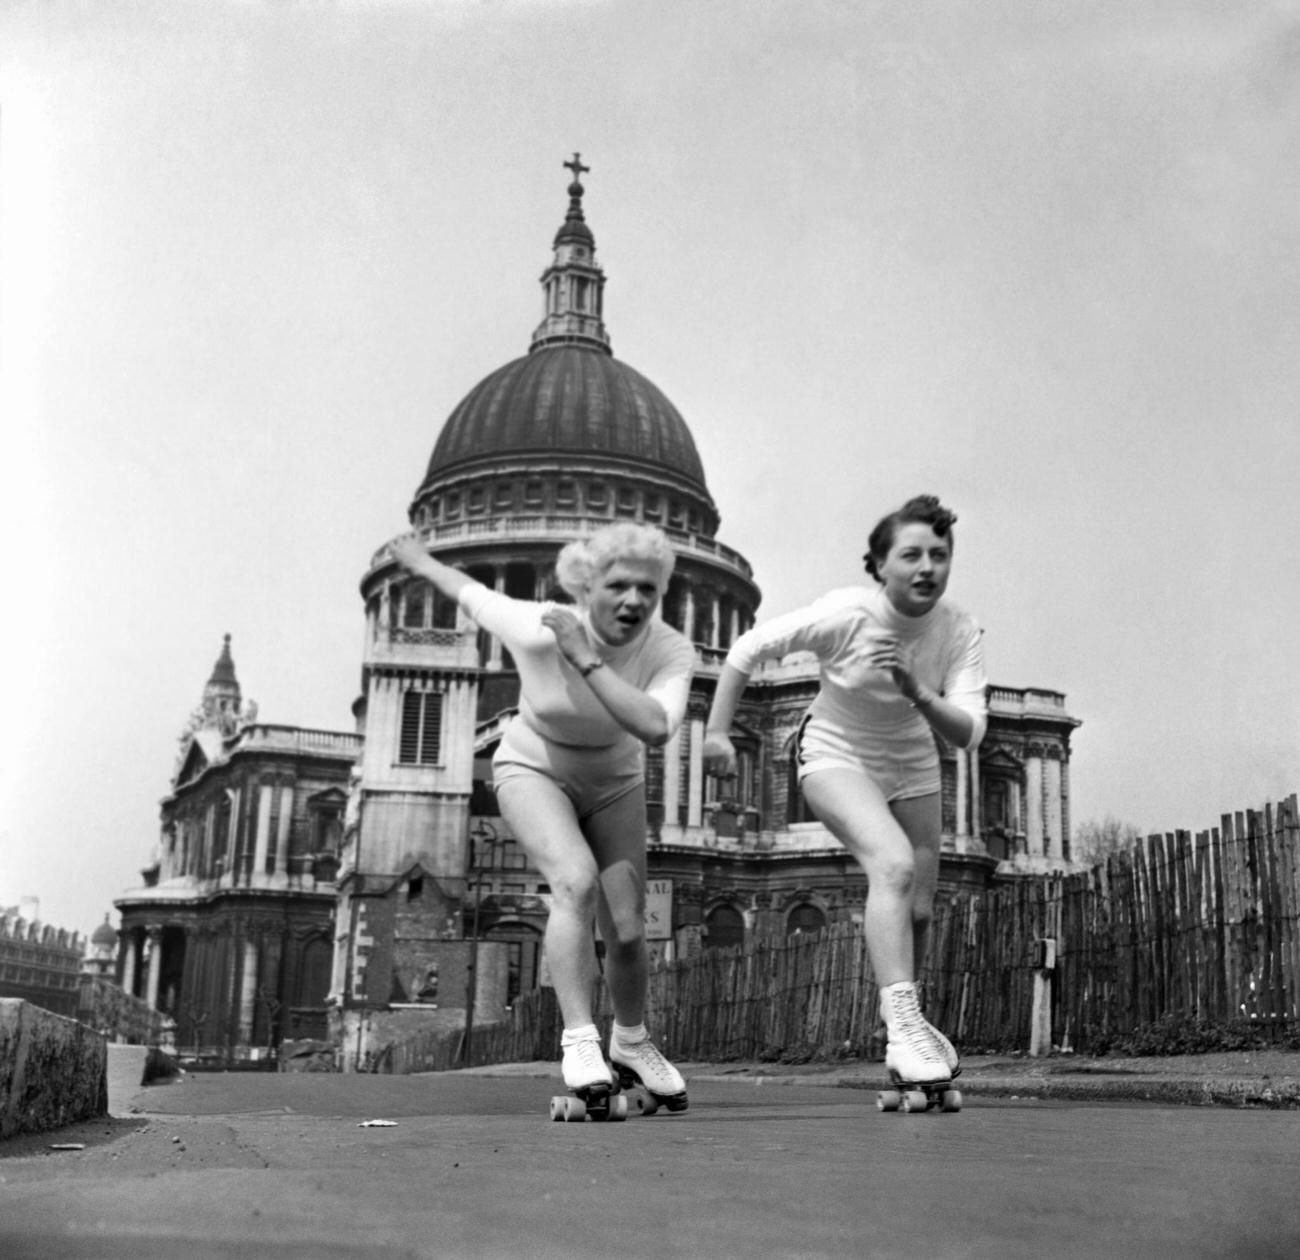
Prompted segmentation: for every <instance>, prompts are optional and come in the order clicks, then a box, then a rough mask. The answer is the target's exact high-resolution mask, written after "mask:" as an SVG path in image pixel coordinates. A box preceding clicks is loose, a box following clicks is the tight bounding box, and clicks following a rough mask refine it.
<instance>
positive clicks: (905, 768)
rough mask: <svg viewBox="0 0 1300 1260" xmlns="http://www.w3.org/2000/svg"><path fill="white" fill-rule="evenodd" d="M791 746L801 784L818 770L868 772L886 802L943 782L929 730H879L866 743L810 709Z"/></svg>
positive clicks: (936, 788)
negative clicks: (901, 733) (891, 732)
mask: <svg viewBox="0 0 1300 1260" xmlns="http://www.w3.org/2000/svg"><path fill="white" fill-rule="evenodd" d="M795 748H796V755H797V757H798V762H799V767H798V769H799V782H800V783H802V782H803V781H804V779H805V778H806V777H807V776H808V775H810V774H814V773H815V772H816V771H818V770H853V771H855V772H856V773H858V774H864V775H866V776H867V778H869V779H870V780H871V781H872V782H873V783H874V784H875V785H876V786H877V787H878V788H879V789H880V790H881V792H882V793H883V794H884V797H885V800H887V801H907V800H912V799H913V798H915V797H918V796H930V795H931V794H932V793H935V792H938V791H939V788H940V786H941V779H940V777H939V750H938V748H937V747H936V746H935V742H934V736H933V735H931V734H930V732H929V730H928V729H927V730H926V732H925V735H924V737H922V736H920V735H913V734H911V733H910V732H908V733H907V734H905V735H904V736H903V737H902V738H898V737H897V736H893V737H891V736H888V735H882V736H881V737H880V738H878V739H876V740H873V741H872V743H870V744H864V743H863V742H862V741H861V740H857V741H851V740H850V739H848V738H847V737H846V736H845V734H844V733H843V732H842V731H841V730H840V729H839V728H838V727H835V726H832V725H831V724H830V723H828V722H824V721H819V720H818V719H817V718H815V717H814V716H813V715H812V714H811V713H809V714H807V715H805V717H804V720H803V721H802V722H801V723H800V724H799V733H798V734H797V735H796V736H795Z"/></svg>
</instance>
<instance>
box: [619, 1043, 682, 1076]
mask: <svg viewBox="0 0 1300 1260" xmlns="http://www.w3.org/2000/svg"><path fill="white" fill-rule="evenodd" d="M618 1050H619V1053H620V1054H622V1055H624V1056H625V1057H626V1058H629V1059H635V1060H637V1061H639V1062H640V1063H643V1064H645V1066H647V1067H649V1068H650V1069H651V1070H657V1071H664V1072H666V1071H667V1070H668V1068H669V1066H670V1065H669V1063H668V1060H667V1059H665V1058H664V1056H663V1055H662V1054H661V1053H660V1052H659V1047H658V1046H656V1045H655V1043H654V1042H653V1041H651V1040H650V1038H649V1037H647V1038H645V1040H644V1041H634V1042H632V1043H631V1044H630V1045H629V1044H628V1043H627V1042H624V1041H620V1042H618Z"/></svg>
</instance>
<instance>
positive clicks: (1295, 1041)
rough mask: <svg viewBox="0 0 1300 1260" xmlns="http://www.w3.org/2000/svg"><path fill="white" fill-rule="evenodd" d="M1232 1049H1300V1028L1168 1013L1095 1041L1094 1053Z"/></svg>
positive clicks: (1212, 1051) (1204, 1052)
mask: <svg viewBox="0 0 1300 1260" xmlns="http://www.w3.org/2000/svg"><path fill="white" fill-rule="evenodd" d="M1228 1050H1300V1031H1296V1030H1294V1029H1292V1030H1290V1031H1282V1030H1278V1029H1274V1028H1273V1027H1271V1026H1270V1025H1267V1024H1261V1023H1260V1022H1259V1021H1258V1020H1253V1019H1247V1018H1246V1017H1245V1016H1244V1015H1243V1016H1241V1017H1240V1018H1238V1019H1228V1020H1196V1019H1193V1018H1192V1017H1191V1016H1188V1015H1166V1016H1164V1017H1163V1018H1162V1019H1158V1020H1156V1022H1155V1023H1153V1024H1144V1025H1143V1026H1142V1027H1140V1028H1137V1029H1135V1030H1134V1031H1133V1032H1131V1033H1128V1034H1126V1035H1124V1036H1119V1037H1116V1038H1114V1039H1113V1040H1111V1041H1108V1042H1094V1043H1093V1046H1092V1053H1094V1054H1125V1055H1143V1056H1157V1057H1159V1056H1165V1055H1173V1054H1214V1053H1216V1052H1222V1051H1228Z"/></svg>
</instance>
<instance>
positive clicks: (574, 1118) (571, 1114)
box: [564, 1098, 587, 1124]
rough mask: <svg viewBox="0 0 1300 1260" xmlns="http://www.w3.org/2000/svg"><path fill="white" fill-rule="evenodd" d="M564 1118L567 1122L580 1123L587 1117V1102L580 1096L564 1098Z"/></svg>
mask: <svg viewBox="0 0 1300 1260" xmlns="http://www.w3.org/2000/svg"><path fill="white" fill-rule="evenodd" d="M564 1118H565V1120H566V1121H568V1123H569V1124H581V1123H582V1121H584V1120H585V1119H586V1118H587V1104H586V1103H585V1102H583V1101H582V1099H581V1098H566V1099H565V1100H564Z"/></svg>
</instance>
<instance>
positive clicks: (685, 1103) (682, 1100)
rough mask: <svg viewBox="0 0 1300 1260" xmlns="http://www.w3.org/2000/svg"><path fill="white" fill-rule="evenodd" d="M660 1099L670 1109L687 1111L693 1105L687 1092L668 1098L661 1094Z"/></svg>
mask: <svg viewBox="0 0 1300 1260" xmlns="http://www.w3.org/2000/svg"><path fill="white" fill-rule="evenodd" d="M659 1101H660V1103H662V1104H663V1106H665V1107H667V1108H668V1110H669V1111H685V1110H686V1109H687V1108H688V1107H689V1106H690V1105H691V1100H690V1099H689V1098H687V1097H686V1095H685V1094H673V1095H671V1096H670V1097H667V1098H665V1097H664V1096H663V1095H662V1094H661V1095H660V1096H659Z"/></svg>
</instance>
